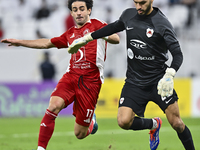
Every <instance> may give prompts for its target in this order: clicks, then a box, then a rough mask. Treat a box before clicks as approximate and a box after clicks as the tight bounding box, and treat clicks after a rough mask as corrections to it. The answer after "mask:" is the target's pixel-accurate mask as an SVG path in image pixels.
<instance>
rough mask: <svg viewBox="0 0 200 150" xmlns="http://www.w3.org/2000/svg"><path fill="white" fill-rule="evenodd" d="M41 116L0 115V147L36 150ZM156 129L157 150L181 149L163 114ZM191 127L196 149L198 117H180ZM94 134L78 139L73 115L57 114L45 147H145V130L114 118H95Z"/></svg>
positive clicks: (105, 149)
mask: <svg viewBox="0 0 200 150" xmlns="http://www.w3.org/2000/svg"><path fill="white" fill-rule="evenodd" d="M41 119H42V118H0V150H33V149H34V150H36V147H37V139H38V132H39V125H40V121H41ZM162 120H163V124H162V127H161V130H160V145H159V147H158V150H184V148H183V146H182V144H181V142H180V141H179V139H178V136H177V134H176V132H175V131H174V130H173V129H172V128H171V127H170V125H169V123H168V122H167V120H166V119H165V118H162ZM183 121H184V122H185V124H186V125H187V126H188V127H189V129H190V130H191V133H192V135H193V140H194V144H195V146H196V149H197V150H198V149H200V142H199V141H200V136H199V133H200V118H183ZM97 122H98V125H99V129H98V131H97V132H96V134H94V135H89V136H88V137H87V138H85V139H82V140H78V139H76V137H75V136H74V132H73V129H74V118H71V117H58V118H57V119H56V126H55V131H54V134H53V136H52V138H51V140H50V142H49V145H48V147H47V150H149V149H150V148H149V134H148V133H149V130H143V131H135V132H134V131H131V130H129V131H125V130H122V129H120V128H119V127H118V125H117V120H116V118H112V119H98V116H97Z"/></svg>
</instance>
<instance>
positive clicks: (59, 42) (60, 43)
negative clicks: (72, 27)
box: [51, 32, 68, 49]
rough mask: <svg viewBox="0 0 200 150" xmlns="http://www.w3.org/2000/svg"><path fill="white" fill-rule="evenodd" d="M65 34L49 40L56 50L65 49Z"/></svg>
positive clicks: (66, 41)
mask: <svg viewBox="0 0 200 150" xmlns="http://www.w3.org/2000/svg"><path fill="white" fill-rule="evenodd" d="M66 35H67V32H65V33H63V34H62V35H61V36H60V37H54V38H52V39H51V42H52V43H53V44H54V45H55V46H56V47H57V48H58V49H60V48H67V47H68V40H67V36H66Z"/></svg>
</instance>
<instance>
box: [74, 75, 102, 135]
mask: <svg viewBox="0 0 200 150" xmlns="http://www.w3.org/2000/svg"><path fill="white" fill-rule="evenodd" d="M80 81H81V82H78V83H79V84H78V88H77V89H76V100H75V103H74V106H73V110H74V112H73V114H74V116H76V122H75V126H74V133H75V135H76V137H77V138H78V139H83V138H85V137H87V136H88V135H89V134H94V133H95V132H96V131H97V129H98V125H97V122H96V115H95V113H94V110H95V107H96V103H97V99H98V95H99V92H100V88H101V84H96V83H90V82H89V81H85V80H84V78H81V77H80Z"/></svg>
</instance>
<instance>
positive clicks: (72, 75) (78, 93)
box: [1, 0, 119, 150]
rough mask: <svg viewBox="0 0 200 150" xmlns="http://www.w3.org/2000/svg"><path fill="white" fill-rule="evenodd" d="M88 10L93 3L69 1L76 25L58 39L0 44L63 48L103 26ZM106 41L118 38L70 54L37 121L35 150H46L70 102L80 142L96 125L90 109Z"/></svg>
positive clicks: (94, 100) (100, 77)
mask: <svg viewBox="0 0 200 150" xmlns="http://www.w3.org/2000/svg"><path fill="white" fill-rule="evenodd" d="M92 7H93V0H69V1H68V8H69V9H70V11H71V15H72V16H73V18H74V20H75V22H76V26H74V27H72V28H70V29H69V30H68V31H66V32H65V33H63V34H62V35H61V36H60V37H54V38H52V39H36V40H18V39H3V40H1V42H3V43H8V44H9V46H24V47H28V48H36V49H47V48H52V47H57V48H59V49H60V48H67V47H68V45H70V44H72V42H73V41H74V40H75V39H78V38H80V37H83V36H84V35H86V34H88V33H91V32H94V31H96V30H98V29H100V28H102V27H104V26H106V25H107V24H106V23H105V22H103V21H100V20H97V19H90V14H91V11H92ZM107 42H109V43H112V44H118V43H119V36H118V35H117V34H113V35H110V36H108V37H104V38H102V39H97V40H94V41H92V42H90V43H89V44H87V45H85V46H83V47H81V48H80V49H79V51H78V52H77V53H76V54H72V55H71V59H70V65H69V67H68V69H67V71H66V73H65V74H64V75H63V77H62V78H61V79H60V80H59V82H58V84H57V86H56V88H55V90H54V91H53V92H52V94H51V98H50V102H49V106H48V108H47V110H46V112H45V115H44V117H43V119H42V121H41V125H40V131H39V138H38V148H37V150H45V149H46V147H47V144H48V142H49V140H50V138H51V136H52V134H53V131H54V126H55V119H56V117H57V115H58V113H59V112H60V111H61V110H62V109H64V108H66V107H67V106H68V105H70V104H71V103H72V102H74V104H73V115H74V116H75V117H76V121H75V126H74V133H75V135H76V137H77V138H78V139H83V138H85V137H86V136H88V135H89V134H94V133H95V132H96V130H97V127H98V126H97V123H96V117H95V114H94V110H95V106H96V104H97V99H98V95H99V92H100V88H101V84H102V83H103V79H104V76H103V69H104V62H105V58H106V46H107Z"/></svg>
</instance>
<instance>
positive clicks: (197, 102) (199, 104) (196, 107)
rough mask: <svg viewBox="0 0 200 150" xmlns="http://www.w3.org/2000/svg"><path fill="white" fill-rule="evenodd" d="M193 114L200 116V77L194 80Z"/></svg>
mask: <svg viewBox="0 0 200 150" xmlns="http://www.w3.org/2000/svg"><path fill="white" fill-rule="evenodd" d="M192 93H193V94H192V116H193V117H200V78H194V79H193V80H192Z"/></svg>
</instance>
